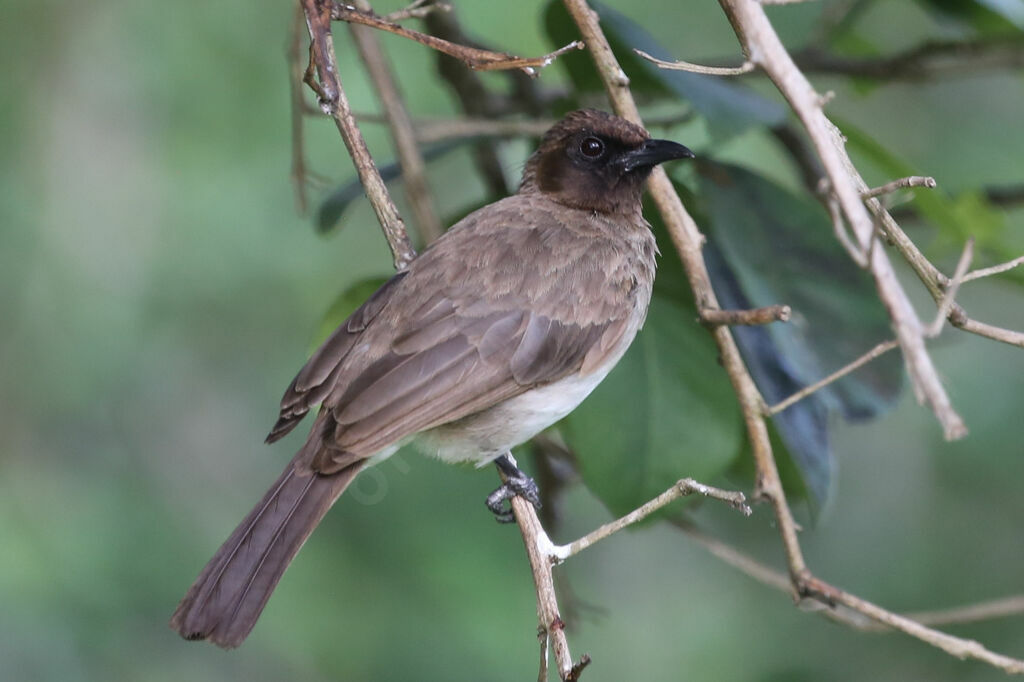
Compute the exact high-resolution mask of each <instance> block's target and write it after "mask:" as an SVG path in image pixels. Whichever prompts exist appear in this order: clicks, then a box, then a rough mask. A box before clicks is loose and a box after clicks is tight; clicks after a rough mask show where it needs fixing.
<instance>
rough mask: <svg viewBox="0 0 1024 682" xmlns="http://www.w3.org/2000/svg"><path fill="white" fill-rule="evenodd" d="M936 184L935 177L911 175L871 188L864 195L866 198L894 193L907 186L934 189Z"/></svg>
mask: <svg viewBox="0 0 1024 682" xmlns="http://www.w3.org/2000/svg"><path fill="white" fill-rule="evenodd" d="M935 185H936V182H935V178H932V177H924V176H921V175H910V176H907V177H905V178H899V179H897V180H893V181H892V182H887V183H885V184H884V185H882V186H881V187H874V188H872V189H869V190H868V191H867V192H864V194H863V195H862V196H863V197H864V198H865V199H870V198H871V197H878V196H882V195H883V194H892V193H893V192H895V191H896V190H898V189H905V188H907V187H927V188H928V189H933V188H934V187H935Z"/></svg>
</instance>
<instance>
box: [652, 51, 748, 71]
mask: <svg viewBox="0 0 1024 682" xmlns="http://www.w3.org/2000/svg"><path fill="white" fill-rule="evenodd" d="M633 52H636V53H637V54H638V55H640V56H641V57H643V58H644V59H646V60H647V61H649V62H653V63H654V64H657V65H658V66H659V67H660V68H662V69H668V70H669V71H689V72H690V73H702V74H704V75H705V76H741V75H743V74H745V73H750V72H751V71H753V70H754V68H755V66H754V62H751V61H746V62H743V63H742V64H740V65H739V66H704V65H702V64H694V63H692V62H684V61H675V62H669V61H665V60H664V59H658V58H657V57H652V56H651V55H649V54H647V53H646V52H644V51H643V50H638V49H636V48H633Z"/></svg>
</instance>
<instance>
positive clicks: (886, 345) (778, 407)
mask: <svg viewBox="0 0 1024 682" xmlns="http://www.w3.org/2000/svg"><path fill="white" fill-rule="evenodd" d="M899 345H900V344H899V342H898V341H896V340H893V339H891V340H889V341H883V342H882V343H880V344H878V345H877V346H875V347H874V348H872V349H871V350H869V351H868V352H867V353H865V354H864V355H862V356H860V357H859V358H857V359H856V360H854V361H853V362H851V363H850V364H848V365H846V366H845V367H843V368H841V369H838V370H836V371H835V372H832V374H829V375H828V376H827V377H825V378H824V379H822V380H821V381H816V382H814V383H813V384H811V385H810V386H807V387H805V388H802V389H800V390H799V391H797V392H796V393H794V394H793V395H791V396H789V397H788V398H786V399H784V400H780V401H779V402H777V403H775V404H774V405H772V406H771V407H769V408H767V409H766V410H765V414H766V415H768V416H771V415H773V414H778V413H779V412H782V411H783V410H784V409H786V408H787V407H790V406H791V405H793V404H794V403H797V402H799V401H801V400H803V399H804V398H806V397H807V396H809V395H811V394H812V393H815V392H817V391H820V390H821V389H823V388H825V387H826V386H828V385H829V384H831V383H834V382H836V381H838V380H839V379H842V378H843V377H845V376H846V375H847V374H849V373H850V372H853V371H854V370H856V369H859V368H860V367H863V366H864V365H866V364H868V363H869V362H871V361H872V360H874V359H875V358H877V357H878V356H880V355H883V354H885V353H888V352H889V351H891V350H892V349H893V348H897V347H899Z"/></svg>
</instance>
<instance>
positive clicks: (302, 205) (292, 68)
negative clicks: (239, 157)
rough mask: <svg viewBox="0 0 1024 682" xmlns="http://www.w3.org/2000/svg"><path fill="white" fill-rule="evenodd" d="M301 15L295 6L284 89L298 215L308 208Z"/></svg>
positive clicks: (299, 9) (298, 8)
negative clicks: (286, 84)
mask: <svg viewBox="0 0 1024 682" xmlns="http://www.w3.org/2000/svg"><path fill="white" fill-rule="evenodd" d="M303 22H304V14H303V12H302V5H300V4H296V5H295V17H294V19H293V20H292V27H291V35H290V37H289V39H288V90H289V99H290V103H291V134H292V167H291V179H292V188H293V190H294V192H295V206H296V208H297V209H298V211H299V215H305V214H306V211H307V210H308V208H309V198H308V196H307V194H306V178H307V172H306V149H305V133H304V130H303V126H304V124H305V120H304V119H305V108H306V100H305V98H304V96H303V93H304V90H303V87H302V75H303V72H304V69H303V66H302V25H303Z"/></svg>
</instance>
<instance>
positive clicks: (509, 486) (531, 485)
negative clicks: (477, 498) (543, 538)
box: [487, 453, 540, 523]
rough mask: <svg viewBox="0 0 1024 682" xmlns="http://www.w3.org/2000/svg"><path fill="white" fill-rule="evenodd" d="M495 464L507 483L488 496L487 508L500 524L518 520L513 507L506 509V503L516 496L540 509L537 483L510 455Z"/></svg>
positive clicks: (495, 461)
mask: <svg viewBox="0 0 1024 682" xmlns="http://www.w3.org/2000/svg"><path fill="white" fill-rule="evenodd" d="M494 464H495V465H496V466H497V467H498V471H500V472H501V473H502V474H503V475H504V476H505V482H504V483H503V484H502V485H501V487H499V488H498V489H497V490H495V491H494V492H493V493H491V494H490V495H488V496H487V508H488V509H490V510H491V512H492V513H493V514H494V518H495V520H497V522H498V523H513V522H514V521H515V520H516V517H515V515H513V514H512V509H511V507H509V508H507V509H506V507H505V501H506V500H511V499H512V498H513V497H515V496H516V495H519V496H520V497H522V498H523V499H524V500H526V501H527V502H529V503H530V504H532V505H533V506H534V508H536V509H540V491H539V490H538V489H537V483H536V482H535V481H534V480H533V479H532V478H530V477H529V476H527V475H526V474H524V473H523V472H522V471H521V470H520V469H519V467H517V466H516V465H515V464H513V460H512V459H511V457H510V454H509V453H505V454H504V455H502V456H501V457H499V458H498V459H496V460H494Z"/></svg>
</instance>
